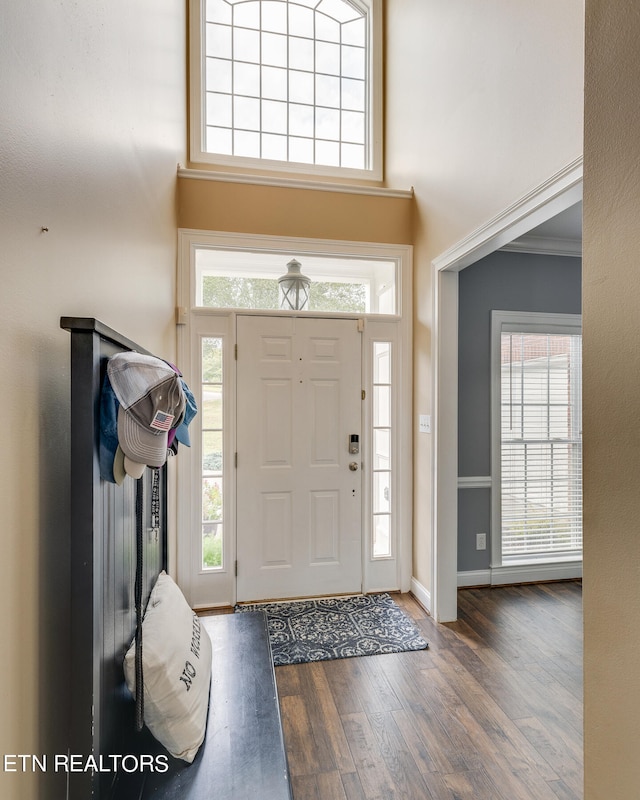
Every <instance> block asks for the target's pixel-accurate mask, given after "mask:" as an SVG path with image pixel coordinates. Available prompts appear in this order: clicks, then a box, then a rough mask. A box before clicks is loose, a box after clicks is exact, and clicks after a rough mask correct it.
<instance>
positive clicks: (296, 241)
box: [176, 229, 413, 608]
mask: <svg viewBox="0 0 640 800" xmlns="http://www.w3.org/2000/svg"><path fill="white" fill-rule="evenodd" d="M178 239H179V243H178V276H177V299H178V308H177V315H176V318H177V321H178V325H177V346H178V357H179V363H180V367H181V369H182V371H183V373H184V375H185V379H186V380H187V383H189V382H190V381H191V382H193V384H194V386H195V385H196V384H197V380H198V379H199V375H200V366H199V364H198V363H196V361H197V358H198V355H197V351H198V347H197V346H195V342H196V341H199V338H198V337H199V336H200V335H203V334H207V335H212V336H220V335H222V336H228V337H229V338H228V340H227V341H228V346H231V345H233V344H234V343H235V330H236V323H235V319H236V316H237V315H238V314H252V313H254V314H259V315H261V316H267V315H269V314H276V315H277V314H280V313H282V312H278V311H272V312H269V311H260V310H255V311H252V310H250V309H241V310H234V309H209V308H202V307H196V306H195V295H196V289H195V286H194V285H193V284H194V277H195V276H194V272H195V270H194V269H193V264H194V254H195V250H196V249H197V248H198V247H201V246H203V245H208V246H218V247H223V248H229V247H237V248H239V249H243V250H255V249H273V250H278V251H281V252H282V251H284V252H286V251H287V250H289V251H290V252H291V253H292V254H298V255H299V256H300V257H303V256H304V253H305V252H307V253H325V254H332V255H335V256H337V257H345V256H346V257H348V256H353V257H366V258H372V257H376V256H377V257H380V258H384V259H385V260H395V261H396V263H397V265H398V266H397V272H396V293H397V298H398V311H399V313H398V314H397V315H382V314H337V313H336V314H333V313H328V312H327V313H321V312H315V313H314V312H291V313H293V314H295V313H298V314H300V315H301V316H305V317H317V318H322V317H324V318H327V317H329V318H340V317H345V318H363V319H364V331H363V354H364V356H365V362H364V366H363V388H364V389H365V391H366V400H365V403H364V406H363V431H368V430H370V427H371V398H372V394H373V392H372V383H373V374H372V370H371V368H370V365H369V364H368V363H367V361H368V360H367V359H366V354H367V353H369V352H371V350H372V346H373V345H372V343H373V342H374V341H379V340H384V341H392V342H393V347H394V351H395V352H396V358H395V359H394V366H393V380H394V382H395V383H396V386H397V391H398V394H397V397H398V403H397V406H396V408H395V410H394V418H393V422H392V425H393V428H394V429H395V431H396V437H395V443H394V468H393V488H392V493H393V494H392V496H393V497H394V498H395V503H396V505H395V508H394V512H393V513H394V514H395V520H394V524H395V531H396V534H395V545H394V555H395V556H397V557H396V558H373V556H372V553H371V521H370V517H371V515H370V514H369V509H370V508H371V507H372V498H371V487H370V486H368V485H366V486H365V485H363V504H364V505H363V590H364V591H367V592H372V591H386V590H392V589H397V588H399V589H400V590H401V591H405V592H406V591H409V589H410V586H411V576H412V544H413V477H412V475H413V438H412V427H411V422H412V415H411V413H407V412H406V409H411V407H412V380H413V378H412V348H411V342H412V324H413V321H412V313H411V308H412V307H411V296H412V294H411V293H412V288H411V286H412V276H413V265H412V257H413V248H412V247H411V246H410V245H390V244H378V243H363V242H343V241H328V240H316V239H301V238H282V237H272V236H255V235H240V234H237V235H236V234H226V233H215V232H211V231H196V230H188V229H182V230H180V231H179V232H178ZM403 309H404V313H402V312H403ZM208 322H209V323H211V324H210V325H209V324H208ZM390 323H393V324H392V325H390ZM224 381H225V382H226V385H227V387H233V392H234V393H235V361H233V360H231V359H229V358H227V359H226V361H225V370H224ZM234 408H235V404H234V402H233V401H232V402H231V403H226V404H225V412H224V425H225V427H226V430H227V431H232V430H235V412H234ZM224 452H225V458H226V459H227V463H231V461H230V459H231V457H232V452H233V447H232V446H231V445H230V444H229V440H228V439H227V442H226V443H225V451H224ZM191 455H192V456H194V457H192V458H185V459H184V460H181V462H180V464H179V465H178V491H177V506H178V507H177V519H178V530H179V531H183V532H188V535H183V536H179V537H178V541H177V577H178V583H179V584H180V587H181V588H182V590H183V592H184V593H185V595H186V597H187V599H188V600H189V602H190V603H191V604H192V605H194V607H201V608H206V607H213V606H228V605H233V604H234V603H235V600H236V596H235V591H236V584H235V575H234V574H233V569H232V565H233V564H234V562H235V558H236V551H235V518H234V516H233V509H235V476H234V477H233V478H231V476H229V477H230V481H228V482H227V483H229V482H232V483H233V491H232V492H231V493H230V490H229V489H228V488H225V492H226V494H225V508H226V511H225V531H226V533H225V545H224V546H225V555H224V558H225V564H226V568H225V569H223V570H202V569H199V568H198V566H197V559H198V558H199V557H200V556H199V552H196V549H197V548H196V547H195V546H194V536H193V535H192V531H193V529H194V528H193V526H194V525H199V524H200V522H201V521H198V520H197V519H196V517H194V514H193V510H192V507H193V504H192V503H191V496H192V488H193V484H192V481H193V480H195V479H196V478H197V474H198V465H197V463H196V460H195V456H197V452H196V449H195V448H194V449H193V452H192V453H191ZM363 455H364V453H363ZM365 483H366V484H368V482H365ZM196 516H197V515H196ZM210 576H219V577H218V579H217V582H218V587H217V588H216V594H215V598H214V599H213V600H211V599H209V598H210V597H211V595H209V594H208V593H206V592H203V590H202V585H203V584H202V580H203V579H204V580H205V581H206V580H208V579H209V577H210ZM205 594H206V597H207V599H206V600H204V599H203V598H204V597H205Z"/></svg>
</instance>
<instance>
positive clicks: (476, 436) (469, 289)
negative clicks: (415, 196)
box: [458, 251, 582, 572]
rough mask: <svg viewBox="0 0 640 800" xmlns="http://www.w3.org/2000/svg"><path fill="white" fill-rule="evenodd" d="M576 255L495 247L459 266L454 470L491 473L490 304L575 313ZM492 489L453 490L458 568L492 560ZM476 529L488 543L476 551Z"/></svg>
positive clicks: (577, 287)
mask: <svg viewBox="0 0 640 800" xmlns="http://www.w3.org/2000/svg"><path fill="white" fill-rule="evenodd" d="M581 267H582V264H581V259H579V258H570V257H567V256H544V255H535V254H530V253H507V252H501V251H498V252H496V253H492V254H491V255H490V256H487V257H486V258H484V259H482V260H481V261H478V262H477V263H476V264H473V265H472V266H470V267H467V269H464V270H462V272H461V273H460V278H459V280H460V284H459V343H458V348H459V349H458V369H459V375H458V475H459V476H460V477H487V476H489V475H490V474H491V408H490V401H491V352H490V349H491V311H492V310H494V309H496V310H501V311H538V312H548V313H559V314H560V313H561V314H579V313H581ZM490 531H491V489H489V488H464V489H459V490H458V571H459V572H463V571H467V570H484V569H488V568H489V565H490V553H491V541H490ZM476 533H486V534H487V549H486V550H476Z"/></svg>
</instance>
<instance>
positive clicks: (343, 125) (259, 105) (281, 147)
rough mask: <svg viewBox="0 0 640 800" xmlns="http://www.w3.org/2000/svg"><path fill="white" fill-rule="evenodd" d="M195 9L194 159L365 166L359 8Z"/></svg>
mask: <svg viewBox="0 0 640 800" xmlns="http://www.w3.org/2000/svg"><path fill="white" fill-rule="evenodd" d="M200 3H201V4H202V5H201V15H202V17H201V22H200V27H201V30H200V32H199V33H200V36H199V47H200V50H201V53H200V57H199V60H200V62H201V63H200V65H199V68H198V69H197V74H198V76H199V87H198V89H199V94H200V98H199V103H200V105H201V120H200V121H201V125H200V126H199V127H200V136H201V138H202V142H201V143H200V148H201V151H202V153H203V154H211V155H212V156H214V159H213V160H216V158H218V159H220V160H224V159H225V158H233V159H238V158H241V159H260V160H263V161H268V162H285V163H286V162H288V163H290V164H298V165H313V166H314V167H321V168H327V169H339V170H341V169H351V170H358V171H367V170H372V169H373V164H372V160H373V155H372V143H373V138H374V136H373V134H372V130H373V126H372V116H373V115H372V86H371V73H372V67H371V61H372V50H371V45H372V19H371V8H370V5H369V3H367V2H364V1H363V0H200Z"/></svg>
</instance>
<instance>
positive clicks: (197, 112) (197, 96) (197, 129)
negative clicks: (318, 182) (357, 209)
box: [189, 0, 383, 181]
mask: <svg viewBox="0 0 640 800" xmlns="http://www.w3.org/2000/svg"><path fill="white" fill-rule="evenodd" d="M351 1H352V2H353V0H351ZM361 2H362V4H365V3H366V6H367V8H368V10H369V14H370V19H371V42H370V53H369V65H368V67H369V97H368V111H369V115H370V120H369V138H370V153H369V158H370V162H371V169H350V168H347V167H324V166H317V165H314V164H298V163H295V162H287V161H270V160H268V159H261V158H245V157H241V156H224V155H219V154H216V153H207V152H205V151H204V148H203V142H204V128H205V124H204V123H205V120H204V113H203V111H204V109H203V102H202V94H203V87H204V85H205V78H204V71H205V65H204V59H203V57H202V56H203V37H204V14H205V7H206V0H189V129H190V136H189V158H190V161H191V163H192V164H201V165H204V164H207V165H209V164H210V165H215V166H219V167H227V168H228V167H231V168H238V169H241V170H243V171H245V172H246V171H250V172H255V171H256V170H258V171H261V170H268V171H272V172H282V173H289V174H294V175H308V176H313V177H317V178H343V179H346V180H351V181H382V179H383V163H382V162H383V148H382V131H383V123H382V121H383V69H382V62H383V59H382V46H383V44H382V0H361Z"/></svg>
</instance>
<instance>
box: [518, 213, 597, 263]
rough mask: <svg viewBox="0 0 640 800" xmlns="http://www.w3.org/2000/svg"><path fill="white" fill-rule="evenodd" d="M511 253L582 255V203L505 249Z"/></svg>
mask: <svg viewBox="0 0 640 800" xmlns="http://www.w3.org/2000/svg"><path fill="white" fill-rule="evenodd" d="M503 250H509V251H511V252H519V253H542V254H545V255H562V256H581V255H582V203H576V205H574V206H571V207H570V208H568V209H567V210H566V211H563V212H562V213H560V214H558V215H557V216H555V217H552V218H551V219H550V220H547V221H546V222H543V223H542V225H538V226H537V227H536V228H532V229H531V230H530V231H529V232H528V233H526V234H525V235H524V236H521V237H520V238H518V239H514V241H513V242H511V244H509V245H507V246H506V247H504V248H503Z"/></svg>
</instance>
